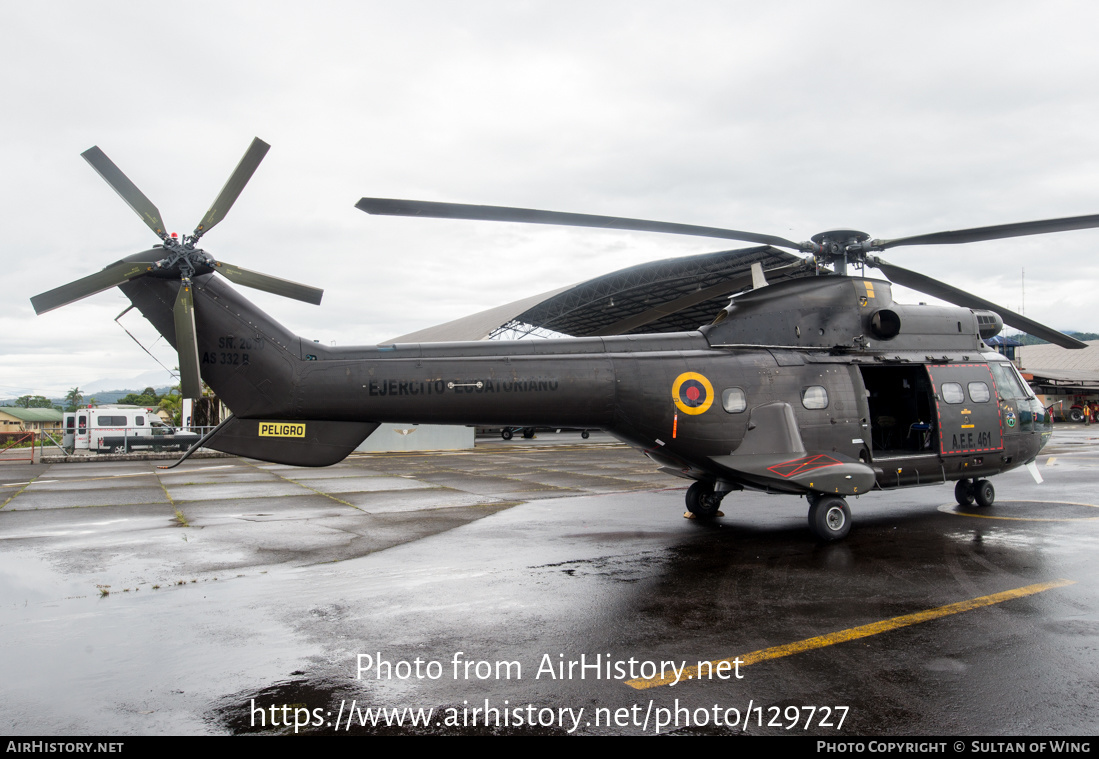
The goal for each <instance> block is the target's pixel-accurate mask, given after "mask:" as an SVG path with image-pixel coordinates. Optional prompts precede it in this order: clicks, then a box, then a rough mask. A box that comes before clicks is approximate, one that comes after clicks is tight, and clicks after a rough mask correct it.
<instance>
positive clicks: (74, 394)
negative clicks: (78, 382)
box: [65, 387, 84, 411]
mask: <svg viewBox="0 0 1099 759" xmlns="http://www.w3.org/2000/svg"><path fill="white" fill-rule="evenodd" d="M83 402H84V394H83V393H82V392H81V391H80V388H78V387H74V388H73V389H72V390H70V391H69V392H67V393H66V394H65V410H66V411H76V409H77V408H79V407H80V405H81V404H82V403H83Z"/></svg>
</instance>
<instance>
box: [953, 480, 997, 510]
mask: <svg viewBox="0 0 1099 759" xmlns="http://www.w3.org/2000/svg"><path fill="white" fill-rule="evenodd" d="M954 500H956V501H957V502H958V505H959V506H972V505H973V502H974V501H976V502H977V505H978V506H980V507H981V508H983V509H987V508H988V507H989V506H991V505H992V503H993V502H994V501H995V500H996V488H994V487H992V483H991V482H989V481H988V480H977V481H976V482H974V481H973V480H958V484H957V485H955V486H954Z"/></svg>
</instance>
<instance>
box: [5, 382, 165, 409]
mask: <svg viewBox="0 0 1099 759" xmlns="http://www.w3.org/2000/svg"><path fill="white" fill-rule="evenodd" d="M144 389H145V388H144V387H137V388H132V389H130V390H106V391H102V392H97V393H84V398H85V403H86V402H87V399H89V398H95V402H96V403H98V404H99V405H101V406H105V405H109V404H111V403H118V399H119V398H124V397H125V396H127V395H129V394H130V393H140V392H141V391H142V390H144ZM153 389H154V390H156V392H157V395H165V394H167V393H168V391H169V390H171V389H172V388H171V387H170V386H168V385H165V386H164V387H157V388H153ZM16 400H18V399H16V398H0V406H14V405H15V401H16ZM50 401H52V402H53V404H54V405H56V406H61V407H62V408H64V407H65V399H64V398H50Z"/></svg>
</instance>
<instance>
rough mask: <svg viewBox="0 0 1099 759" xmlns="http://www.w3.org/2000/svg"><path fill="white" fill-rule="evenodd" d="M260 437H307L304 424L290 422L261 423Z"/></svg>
mask: <svg viewBox="0 0 1099 759" xmlns="http://www.w3.org/2000/svg"><path fill="white" fill-rule="evenodd" d="M259 436H260V437H305V425H304V424H291V423H289V422H260V423H259Z"/></svg>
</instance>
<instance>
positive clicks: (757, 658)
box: [626, 579, 1076, 690]
mask: <svg viewBox="0 0 1099 759" xmlns="http://www.w3.org/2000/svg"><path fill="white" fill-rule="evenodd" d="M1075 582H1076V581H1075V580H1063V579H1062V580H1053V581H1052V582H1040V583H1037V584H1035V585H1027V586H1025V587H1022V588H1015V589H1014V590H1005V591H1004V592H1002V593H993V594H992V595H990V596H981V597H979V598H971V599H969V600H968V601H959V602H958V603H953V604H947V605H946V606H940V607H938V608H935V609H928V610H926V611H918V612H916V613H914V614H905V615H903V616H900V617H893V618H892V619H883V620H881V621H880V622H871V623H870V624H868V625H861V626H860V627H852V628H849V629H847V630H840V631H839V632H834V633H828V634H827V635H818V636H817V637H815V638H806V639H805V640H799V641H796V642H794V643H787V644H785V645H782V646H773V647H771V648H764V649H762V650H760V651H753V652H752V653H750V654H742V655H741V656H734V657H731V658H728V659H715V660H714V661H711V662H702V663H701V664H702V666H701V667H687V668H685V669H684V670H683V671H682V673H681V675H680V682H682V681H683V680H687V679H692V678H694V677H695V676H697V675H698V673H699V670H700V669H704V670H705V671H707V672H713V671H715V670H716V669H717V667H718V665H719V664H725V665H726V667H727V669H726V670H725V671H726V672H732V671H733V667H734V666H735V665H736V660H738V659H739V660H740V666H741V667H747V666H749V665H751V664H758V663H759V662H762V661H768V660H770V659H781V658H782V657H784V656H792V655H793V654H801V653H805V652H806V651H812V650H814V649H817V648H825V647H826V646H834V645H835V644H837V643H846V642H847V641H849V640H858V639H859V638H868V637H870V636H871V635H879V634H881V633H884V632H889V631H890V630H896V629H899V628H901V627H908V626H910V625H918V624H920V623H921V622H930V621H931V620H933V619H940V618H941V617H948V616H950V615H951V614H959V613H961V612H963V611H971V610H973V609H979V608H981V607H982V606H992V605H994V604H998V603H1002V602H1004V601H1010V600H1012V599H1013V598H1023V597H1024V596H1032V595H1034V594H1035V593H1041V592H1042V591H1045V590H1052V589H1053V588H1062V587H1064V586H1066V585H1074V584H1075ZM703 677H704V678H705V675H704V676H703ZM675 681H676V677H675V675H674V674H672V675H670V676H664V677H654V678H650V679H647V680H646V679H643V678H637V679H635V680H627V681H626V685H629V686H630V687H631V688H636V689H637V690H644V689H645V688H656V687H658V686H661V685H670V684H671V683H674V682H675Z"/></svg>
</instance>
